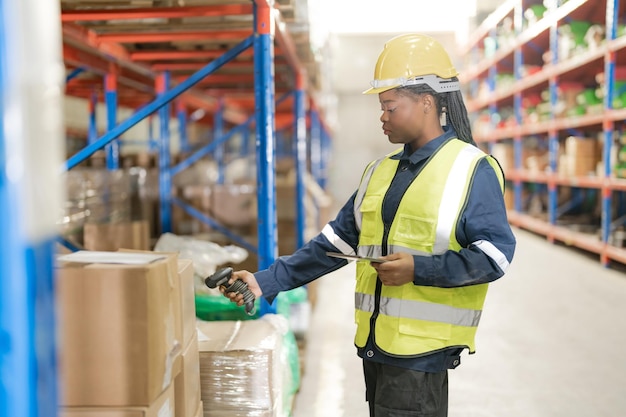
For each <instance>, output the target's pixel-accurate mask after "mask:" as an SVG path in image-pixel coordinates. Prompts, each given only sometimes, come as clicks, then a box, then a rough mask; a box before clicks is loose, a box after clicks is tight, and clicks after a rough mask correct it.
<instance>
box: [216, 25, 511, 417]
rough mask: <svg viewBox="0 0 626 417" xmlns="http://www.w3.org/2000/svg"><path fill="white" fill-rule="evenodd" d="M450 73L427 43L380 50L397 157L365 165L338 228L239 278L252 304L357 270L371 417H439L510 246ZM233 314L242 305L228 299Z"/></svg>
mask: <svg viewBox="0 0 626 417" xmlns="http://www.w3.org/2000/svg"><path fill="white" fill-rule="evenodd" d="M457 75H458V73H457V71H456V69H455V68H454V66H453V65H452V63H451V61H450V58H449V56H448V54H447V53H446V51H445V50H444V48H443V47H442V46H441V45H440V44H439V42H437V41H436V40H435V39H433V38H431V37H428V36H424V35H420V34H407V35H401V36H397V37H395V38H393V39H391V40H389V41H388V42H387V43H386V44H385V47H384V49H383V51H382V53H381V54H380V56H379V58H378V61H377V64H376V68H375V71H374V81H372V88H370V89H368V90H366V91H365V92H364V93H365V94H378V95H379V101H380V104H381V110H382V114H381V117H380V121H381V122H382V129H383V132H384V134H385V135H386V136H387V137H388V138H389V141H390V142H391V143H394V144H395V143H397V144H399V145H402V147H400V149H398V150H397V151H395V152H392V153H390V154H389V155H386V156H385V157H383V158H381V159H379V160H377V161H373V162H372V163H370V164H369V165H368V167H367V168H366V169H365V171H364V173H363V176H362V179H361V184H360V186H359V188H358V189H357V191H356V192H355V193H354V194H353V195H352V196H351V197H350V199H349V200H348V202H347V203H346V204H345V205H344V206H343V208H342V209H341V210H340V211H339V213H338V215H337V217H336V218H335V220H333V221H331V222H330V223H329V224H327V225H326V226H325V227H324V229H323V231H322V232H321V233H320V234H319V235H318V236H316V237H315V238H313V239H312V240H311V241H310V242H308V243H307V244H306V245H305V246H304V247H302V248H301V249H299V250H298V251H296V252H295V253H294V254H293V255H291V256H289V257H281V258H279V259H278V260H276V262H274V264H273V265H271V266H270V267H269V268H268V269H267V270H263V271H259V272H257V273H255V274H251V273H250V272H247V271H236V272H235V273H233V279H236V278H239V279H242V280H243V281H245V282H246V283H247V284H248V286H249V288H250V290H251V291H252V292H253V293H254V294H255V295H256V296H257V297H260V296H263V297H265V298H266V299H267V300H268V301H269V302H271V301H272V300H273V299H274V297H275V296H276V295H277V294H278V293H279V292H280V291H286V290H290V289H293V288H296V287H299V286H302V285H305V284H307V283H309V282H311V281H313V280H314V279H316V278H319V277H321V276H323V275H326V274H328V273H329V272H331V271H334V270H336V269H338V268H340V267H342V266H344V265H345V264H346V262H347V261H346V260H343V259H338V258H334V257H329V256H327V255H326V253H327V252H341V253H343V254H346V255H355V254H356V255H360V256H364V257H368V258H380V259H381V260H382V262H361V261H360V262H357V277H356V279H357V283H356V294H355V318H356V323H357V330H356V335H355V345H356V347H357V353H358V355H359V356H360V357H361V358H363V369H364V375H365V385H366V400H367V401H368V403H369V408H370V416H372V417H386V416H389V417H391V416H400V415H401V416H429V417H443V416H447V410H448V373H447V372H448V369H454V368H456V367H457V366H459V364H460V354H461V352H462V351H463V350H464V349H468V350H469V352H470V353H473V352H474V350H475V347H474V336H475V333H476V330H477V326H478V322H479V319H480V314H481V310H482V306H483V303H484V299H485V296H486V293H487V288H488V284H489V283H490V282H492V281H494V280H496V279H498V278H500V277H502V276H503V275H504V273H505V271H506V269H507V267H508V265H509V263H510V262H511V261H512V258H513V253H514V250H515V237H514V236H513V233H512V231H511V228H510V226H509V223H508V220H507V217H506V209H505V205H504V199H503V192H504V176H503V173H502V170H501V169H500V167H499V165H498V163H497V162H496V161H495V159H493V158H492V157H490V156H488V155H486V154H485V153H484V152H482V151H481V150H480V149H478V148H477V147H476V146H474V141H473V138H472V134H471V130H470V125H469V119H468V115H467V110H466V108H465V105H464V103H463V98H462V95H461V92H460V86H459V81H458V79H457ZM226 296H228V297H229V298H230V299H231V300H232V301H234V302H237V303H238V304H239V305H241V304H242V303H243V301H242V296H241V295H240V294H234V293H228V294H226Z"/></svg>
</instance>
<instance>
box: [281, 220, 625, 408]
mask: <svg viewBox="0 0 626 417" xmlns="http://www.w3.org/2000/svg"><path fill="white" fill-rule="evenodd" d="M515 233H516V235H517V238H518V242H519V243H518V250H517V253H516V257H515V259H514V262H513V264H512V266H511V268H510V270H509V272H508V274H507V275H506V276H505V277H504V278H503V279H502V280H500V281H497V282H496V283H494V284H492V286H491V289H490V293H489V295H488V297H487V301H486V304H485V308H484V314H483V318H482V323H481V327H480V329H479V331H478V336H477V341H476V342H477V352H476V354H475V355H472V356H468V355H464V356H463V357H462V365H461V366H460V367H459V368H457V369H456V370H453V371H451V372H450V412H449V417H529V416H532V417H591V416H593V417H617V416H626V396H625V395H624V387H626V364H625V363H624V359H623V354H622V351H623V348H624V346H626V324H625V323H624V320H625V319H626V274H624V273H623V272H620V271H617V270H614V269H606V268H603V267H602V266H601V265H600V263H599V261H598V260H597V257H595V256H590V255H587V254H585V253H582V254H581V253H580V252H578V251H575V250H573V249H571V248H566V247H562V246H558V245H553V244H550V243H548V242H547V241H546V240H545V238H543V237H539V236H534V235H533V234H530V233H528V232H526V231H523V230H520V229H515ZM353 268H354V265H353V264H352V265H348V266H347V267H345V268H343V269H342V270H340V271H337V272H335V273H334V274H331V275H329V276H327V277H324V278H323V279H322V280H321V281H320V282H319V295H318V304H317V307H316V308H315V310H314V311H313V314H312V318H311V325H310V330H309V332H308V344H307V351H306V353H305V371H304V374H303V376H302V386H301V390H300V392H299V394H298V396H297V398H296V402H295V407H294V413H293V417H318V416H319V417H322V416H324V417H358V416H367V415H368V411H367V407H366V404H365V402H364V400H363V397H364V384H363V380H362V372H361V365H360V361H359V359H358V358H357V357H356V354H355V350H354V347H353V344H352V337H353V333H354V324H353V320H352V300H353V298H352V290H353V288H354V287H353V283H354V281H353V278H352V276H353V275H352V273H353V272H354V269H353Z"/></svg>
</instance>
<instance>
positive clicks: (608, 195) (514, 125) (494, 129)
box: [460, 0, 626, 266]
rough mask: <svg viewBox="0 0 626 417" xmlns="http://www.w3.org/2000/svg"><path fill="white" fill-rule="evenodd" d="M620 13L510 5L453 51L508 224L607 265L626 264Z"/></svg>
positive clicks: (588, 5)
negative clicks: (496, 166) (493, 161)
mask: <svg viewBox="0 0 626 417" xmlns="http://www.w3.org/2000/svg"><path fill="white" fill-rule="evenodd" d="M625 11H626V7H624V5H623V4H620V2H619V1H616V0H606V1H586V0H567V1H555V2H543V1H539V0H512V1H507V2H505V3H504V4H502V5H501V6H500V7H499V8H498V9H497V10H496V11H494V12H493V13H492V14H491V15H490V16H489V17H488V18H487V19H485V21H484V22H483V24H481V25H480V26H479V27H478V28H477V29H476V30H475V31H474V33H473V34H472V35H471V36H470V37H469V41H468V42H467V43H466V44H464V45H463V46H462V47H461V48H460V51H461V55H462V56H464V57H465V59H466V66H465V67H466V71H465V74H463V75H462V79H463V81H464V83H465V85H467V86H468V90H469V91H468V93H467V97H468V99H467V108H468V111H470V113H471V115H472V119H473V120H474V138H475V139H476V141H477V142H478V143H479V146H481V147H483V148H485V149H486V150H487V151H488V152H492V153H493V154H494V155H495V156H496V157H497V158H498V159H499V160H500V162H501V163H502V165H503V168H504V169H505V175H506V178H507V193H506V194H505V197H507V205H508V207H509V213H510V216H509V218H510V221H511V223H512V224H515V225H518V226H520V227H522V228H526V229H529V230H532V231H534V232H536V233H538V234H542V235H545V236H546V237H547V238H548V239H549V240H551V241H561V242H564V243H566V244H568V245H571V246H574V247H578V248H580V249H583V250H586V251H589V252H591V253H594V254H598V255H599V257H600V261H601V262H602V263H603V265H605V266H610V263H611V262H618V263H624V261H625V260H626V256H624V254H625V253H626V252H625V251H624V249H623V246H624V244H625V243H626V242H623V241H622V240H621V238H620V236H621V233H617V232H618V231H620V232H621V229H623V227H624V218H625V216H624V215H625V210H626V207H624V198H625V196H624V192H625V191H626V180H625V179H624V178H621V177H622V176H623V172H622V171H623V170H622V169H620V168H618V166H617V162H616V161H618V160H620V158H622V157H623V155H622V156H620V148H621V147H622V146H624V141H623V135H624V132H623V130H624V123H623V122H624V120H626V103H625V102H623V101H622V100H621V99H622V97H621V94H622V93H623V91H622V85H623V81H624V76H625V73H624V68H625V65H626V34H625V33H624V28H623V26H622V23H621V22H622V20H623V17H624V16H623V15H624V12H625ZM594 154H595V155H597V156H592V155H594ZM576 155H577V157H576ZM576 158H578V159H576ZM581 161H582V162H581ZM592 164H593V165H592Z"/></svg>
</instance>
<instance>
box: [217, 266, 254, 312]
mask: <svg viewBox="0 0 626 417" xmlns="http://www.w3.org/2000/svg"><path fill="white" fill-rule="evenodd" d="M237 279H240V280H242V281H243V282H245V283H246V284H248V289H249V290H250V291H251V292H252V294H254V296H255V297H256V298H259V297H261V296H262V295H263V291H261V287H259V283H258V282H257V281H256V278H255V277H254V275H253V274H252V273H251V272H248V271H234V272H233V274H232V275H231V277H230V280H228V285H229V286H230V285H231V284H232V283H233V282H235V280H237ZM226 288H227V287H225V286H223V285H222V286H221V287H220V291H221V292H222V294H224V296H225V297H226V298H229V299H230V301H232V302H233V303H237V305H238V306H242V305H243V304H244V302H243V294H240V293H235V292H225V289H226Z"/></svg>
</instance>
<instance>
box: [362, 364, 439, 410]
mask: <svg viewBox="0 0 626 417" xmlns="http://www.w3.org/2000/svg"><path fill="white" fill-rule="evenodd" d="M363 371H364V373H365V389H366V392H365V398H366V400H367V402H368V403H369V408H370V417H447V415H448V371H443V372H435V373H430V372H420V371H413V370H411V369H404V368H398V367H396V366H391V365H383V364H380V363H376V362H372V361H367V360H364V361H363Z"/></svg>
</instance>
